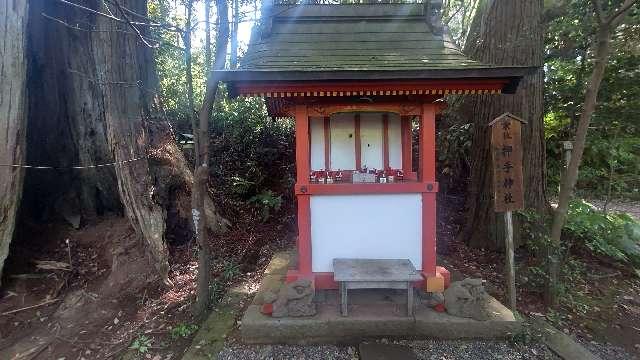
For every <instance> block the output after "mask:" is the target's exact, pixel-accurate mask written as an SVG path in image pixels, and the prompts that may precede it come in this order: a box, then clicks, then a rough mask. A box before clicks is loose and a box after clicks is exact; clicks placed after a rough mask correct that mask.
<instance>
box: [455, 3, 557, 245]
mask: <svg viewBox="0 0 640 360" xmlns="http://www.w3.org/2000/svg"><path fill="white" fill-rule="evenodd" d="M542 12H543V1H542V0H486V1H483V2H482V3H481V4H480V8H479V9H478V11H477V13H476V17H475V18H474V21H473V23H472V25H471V26H472V27H471V30H470V34H469V37H468V39H467V43H466V45H465V53H466V54H467V55H468V56H470V57H471V58H473V59H474V60H478V61H482V62H485V63H489V64H495V65H523V66H540V67H541V66H542V65H543V50H544V47H543V30H544V29H543V28H542ZM543 85H544V73H543V70H542V68H540V69H539V70H538V71H536V72H535V73H533V74H531V75H528V76H526V77H525V78H523V79H522V81H521V83H520V86H519V88H518V91H517V93H516V94H513V95H499V96H496V95H473V96H470V97H465V98H464V99H463V100H462V103H461V104H460V108H458V111H459V113H460V114H461V117H462V118H464V119H468V121H469V122H472V123H473V124H474V133H473V141H472V149H473V151H472V159H471V179H470V180H471V181H470V184H469V189H468V194H467V202H466V208H467V215H466V218H467V221H466V222H465V226H464V228H463V230H462V232H461V234H460V236H461V238H462V239H463V240H464V241H466V242H467V243H468V244H469V245H471V246H473V247H483V248H490V249H498V248H501V247H503V246H504V240H503V236H504V231H503V226H504V222H503V220H502V217H501V216H496V214H495V213H494V204H493V197H492V194H493V191H492V181H491V152H490V138H489V128H488V127H487V124H488V123H489V122H490V121H491V120H493V119H494V118H496V117H497V116H499V115H500V114H502V113H504V112H511V113H513V114H515V115H517V116H520V117H522V118H524V119H525V120H527V121H528V124H527V125H525V126H524V127H523V133H522V144H523V162H524V164H525V166H524V187H525V207H527V208H532V209H536V210H537V211H538V212H539V213H544V212H545V211H546V208H547V201H546V196H545V193H546V192H545V190H546V184H545V146H544V124H543ZM516 230H517V226H516Z"/></svg>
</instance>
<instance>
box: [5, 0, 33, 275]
mask: <svg viewBox="0 0 640 360" xmlns="http://www.w3.org/2000/svg"><path fill="white" fill-rule="evenodd" d="M26 23H27V2H26V1H24V0H5V1H2V3H0V29H2V31H1V32H0V42H1V43H2V46H0V164H2V165H10V164H20V163H22V162H23V160H24V157H25V156H24V155H25V149H24V142H25V141H24V140H25V134H26V126H25V125H26V112H25V109H26V98H27V97H26V72H27V63H26V61H25V47H26V32H25V28H26ZM22 178H23V170H22V169H20V168H15V167H8V166H0V282H1V280H2V264H3V263H4V260H5V259H6V257H7V254H8V252H9V244H10V243H11V240H12V238H13V232H14V228H15V223H16V213H17V211H18V207H19V204H20V196H21V194H22Z"/></svg>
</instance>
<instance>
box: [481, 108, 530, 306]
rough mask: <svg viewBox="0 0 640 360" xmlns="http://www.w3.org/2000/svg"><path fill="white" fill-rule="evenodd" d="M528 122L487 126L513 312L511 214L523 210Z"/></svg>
mask: <svg viewBox="0 0 640 360" xmlns="http://www.w3.org/2000/svg"><path fill="white" fill-rule="evenodd" d="M526 123H527V122H526V121H524V120H522V119H520V118H519V117H517V116H515V115H512V114H509V113H505V114H502V115H500V116H498V117H497V118H496V119H495V120H493V121H492V122H490V123H489V126H490V127H491V154H492V159H493V195H494V201H495V211H496V212H502V213H504V223H505V235H506V236H505V250H506V264H505V265H506V266H505V267H506V275H507V294H508V298H509V307H510V308H511V310H512V311H516V281H515V261H514V248H513V219H512V213H511V212H512V211H513V210H520V209H523V208H524V191H523V182H522V141H521V140H522V139H521V133H520V131H521V129H522V125H523V124H526Z"/></svg>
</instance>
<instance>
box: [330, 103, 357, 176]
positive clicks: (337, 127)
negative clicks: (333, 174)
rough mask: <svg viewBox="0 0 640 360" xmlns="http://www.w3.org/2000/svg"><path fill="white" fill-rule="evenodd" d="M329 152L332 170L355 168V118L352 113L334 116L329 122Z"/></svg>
mask: <svg viewBox="0 0 640 360" xmlns="http://www.w3.org/2000/svg"><path fill="white" fill-rule="evenodd" d="M330 138H331V139H330V144H331V148H330V152H331V169H332V170H338V169H342V170H353V169H355V168H356V154H355V150H354V149H355V146H356V143H355V141H356V138H355V116H354V114H353V113H344V114H335V115H333V116H331V121H330Z"/></svg>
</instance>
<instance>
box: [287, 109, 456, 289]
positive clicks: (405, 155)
mask: <svg viewBox="0 0 640 360" xmlns="http://www.w3.org/2000/svg"><path fill="white" fill-rule="evenodd" d="M442 107H443V106H442V105H441V104H434V103H396V104H362V105H361V104H344V105H331V106H329V107H327V108H323V109H322V111H321V112H319V111H318V109H317V108H315V109H314V108H312V107H310V106H308V105H306V104H296V105H295V109H294V115H295V122H296V128H295V129H296V130H295V131H296V178H297V181H296V185H295V193H296V197H297V199H298V241H297V250H298V269H297V270H290V271H289V272H288V274H287V282H290V281H295V280H296V279H299V278H307V279H312V280H313V281H314V282H315V287H316V288H319V289H327V288H331V289H336V288H337V284H336V283H335V282H334V280H333V273H314V272H312V270H311V269H312V266H311V222H310V218H311V214H310V196H311V195H320V194H322V195H332V194H379V193H394V194H399V193H421V194H422V275H423V277H424V278H425V279H426V280H427V287H428V288H429V287H430V288H432V289H433V290H437V289H440V291H442V289H444V287H446V286H447V285H448V282H449V273H448V271H447V270H446V269H444V268H442V267H438V266H436V193H437V191H438V183H437V182H436V179H435V116H436V113H437V112H438V111H439V110H440V109H441V108H442ZM346 111H349V112H355V111H357V112H367V111H371V112H373V111H375V112H382V111H384V112H395V113H398V114H399V115H400V116H401V139H402V159H403V163H402V164H403V170H405V173H407V174H410V173H411V166H412V165H411V163H412V162H411V125H410V116H413V115H418V114H419V118H420V145H419V147H420V151H419V153H420V160H419V169H418V174H417V176H416V175H415V173H414V175H413V177H414V179H415V180H416V181H410V182H403V183H393V184H350V183H349V184H311V183H310V181H309V173H310V171H311V165H310V158H311V157H310V146H309V145H310V138H309V122H310V121H311V116H316V115H319V114H324V115H325V117H326V115H331V114H333V113H336V112H346ZM356 121H357V120H356ZM325 124H326V120H325ZM326 131H327V127H326V125H325V132H326ZM357 132H358V126H356V148H359V143H358V142H359V140H358V139H359V137H358V134H357ZM358 154H359V151H356V157H357V158H358V157H359V155H358ZM327 155H328V154H327V153H326V147H325V162H326V161H327ZM385 157H388V154H387V152H385ZM356 162H357V163H359V162H358V161H356ZM385 163H388V159H387V161H385ZM357 167H359V166H357Z"/></svg>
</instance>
